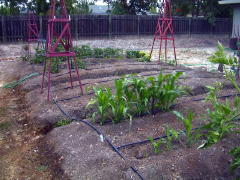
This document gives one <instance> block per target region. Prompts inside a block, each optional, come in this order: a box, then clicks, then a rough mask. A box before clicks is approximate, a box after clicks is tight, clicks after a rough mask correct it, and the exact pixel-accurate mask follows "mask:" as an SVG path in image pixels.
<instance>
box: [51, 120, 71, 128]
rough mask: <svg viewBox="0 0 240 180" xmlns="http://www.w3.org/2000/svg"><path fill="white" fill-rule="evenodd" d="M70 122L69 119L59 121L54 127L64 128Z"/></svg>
mask: <svg viewBox="0 0 240 180" xmlns="http://www.w3.org/2000/svg"><path fill="white" fill-rule="evenodd" d="M71 122H72V121H71V120H69V119H61V120H60V121H58V122H57V123H56V124H55V125H54V126H55V127H61V126H66V125H68V124H70V123H71Z"/></svg>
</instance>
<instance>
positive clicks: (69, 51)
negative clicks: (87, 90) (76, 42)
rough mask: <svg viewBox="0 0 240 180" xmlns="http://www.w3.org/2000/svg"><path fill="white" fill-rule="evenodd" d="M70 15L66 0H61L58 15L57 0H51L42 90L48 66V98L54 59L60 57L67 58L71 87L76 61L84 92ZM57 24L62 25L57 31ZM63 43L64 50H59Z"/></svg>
mask: <svg viewBox="0 0 240 180" xmlns="http://www.w3.org/2000/svg"><path fill="white" fill-rule="evenodd" d="M70 22H71V19H70V16H68V14H67V9H66V5H65V1H64V0H60V16H59V17H56V0H51V7H50V16H49V19H48V25H47V38H46V54H45V56H46V59H45V62H44V70H43V75H42V87H41V92H43V88H44V82H45V76H46V68H48V95H47V98H48V100H50V88H51V67H52V61H53V59H54V58H55V59H56V60H57V61H59V58H60V57H66V58H67V66H68V73H69V78H70V84H71V88H73V78H72V71H71V61H70V59H71V58H72V59H73V61H74V66H75V72H76V74H77V79H78V82H79V86H80V90H81V93H82V94H83V88H82V83H81V79H80V75H79V71H78V66H77V60H76V54H75V52H74V51H73V43H72V36H71V31H70ZM57 26H61V27H62V28H61V30H60V32H57ZM59 45H62V47H63V51H61V52H59V51H57V47H58V46H59Z"/></svg>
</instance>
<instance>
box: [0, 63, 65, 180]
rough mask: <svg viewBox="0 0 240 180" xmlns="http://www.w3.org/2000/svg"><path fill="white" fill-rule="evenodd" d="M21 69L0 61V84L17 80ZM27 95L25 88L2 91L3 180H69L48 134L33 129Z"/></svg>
mask: <svg viewBox="0 0 240 180" xmlns="http://www.w3.org/2000/svg"><path fill="white" fill-rule="evenodd" d="M17 69H18V62H16V61H0V84H5V83H6V82H9V81H12V80H15V79H17V78H18V73H15V74H13V73H12V71H13V70H14V71H15V72H16V71H17ZM25 94H26V91H24V90H22V88H21V86H19V87H17V88H16V89H3V88H0V180H16V179H19V180H23V179H24V180H27V179H31V180H32V179H43V180H48V179H49V180H50V179H68V178H67V177H64V176H63V173H62V172H61V170H59V169H60V168H58V165H57V160H58V159H59V157H58V156H57V155H55V154H53V153H52V150H51V149H49V148H48V147H47V146H45V143H44V136H45V135H44V134H42V133H41V132H38V131H37V129H35V128H33V126H32V121H31V118H30V116H29V106H28V104H27V102H26V99H25Z"/></svg>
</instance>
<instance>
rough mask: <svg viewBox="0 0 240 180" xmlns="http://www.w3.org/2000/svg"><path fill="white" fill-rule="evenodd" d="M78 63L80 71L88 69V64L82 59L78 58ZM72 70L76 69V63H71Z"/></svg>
mask: <svg viewBox="0 0 240 180" xmlns="http://www.w3.org/2000/svg"><path fill="white" fill-rule="evenodd" d="M76 61H77V66H78V68H80V69H85V68H86V63H85V62H84V61H83V60H82V59H81V58H80V57H77V58H76ZM71 69H75V65H74V61H71Z"/></svg>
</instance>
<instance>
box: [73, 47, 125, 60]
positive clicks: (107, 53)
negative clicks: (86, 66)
mask: <svg viewBox="0 0 240 180" xmlns="http://www.w3.org/2000/svg"><path fill="white" fill-rule="evenodd" d="M74 51H75V52H76V54H77V57H79V58H120V57H123V51H122V50H121V49H113V48H93V49H92V48H90V47H89V46H86V45H83V46H81V47H74Z"/></svg>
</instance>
